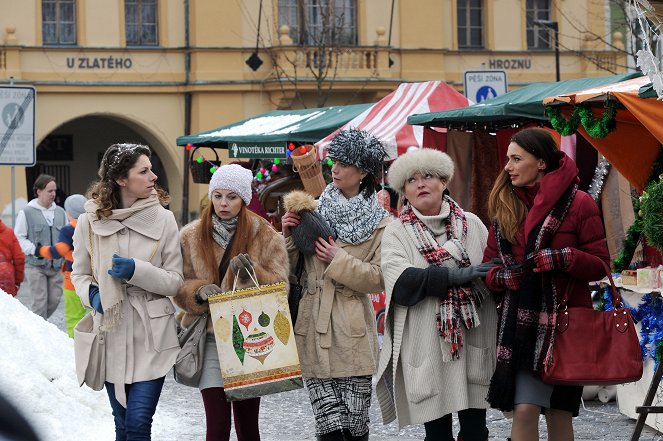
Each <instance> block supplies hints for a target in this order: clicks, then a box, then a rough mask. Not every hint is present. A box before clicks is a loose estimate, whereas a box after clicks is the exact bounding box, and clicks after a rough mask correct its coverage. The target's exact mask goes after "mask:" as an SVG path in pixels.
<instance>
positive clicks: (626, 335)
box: [542, 262, 642, 386]
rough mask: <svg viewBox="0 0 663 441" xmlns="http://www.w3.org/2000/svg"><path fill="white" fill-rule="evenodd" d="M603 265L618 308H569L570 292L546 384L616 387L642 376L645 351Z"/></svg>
mask: <svg viewBox="0 0 663 441" xmlns="http://www.w3.org/2000/svg"><path fill="white" fill-rule="evenodd" d="M603 265H604V267H605V269H606V271H607V274H608V279H610V285H611V288H612V304H613V305H614V309H613V310H610V311H597V310H595V309H593V308H587V307H569V306H568V305H567V301H568V294H569V290H568V289H567V291H566V293H565V294H564V297H563V298H562V299H561V301H560V303H559V308H558V311H557V326H556V328H555V340H554V342H553V357H552V361H551V362H550V363H549V364H548V365H547V366H546V367H545V369H544V372H543V375H542V380H543V382H544V383H548V384H560V385H569V386H584V385H612V384H622V383H630V382H632V381H637V380H639V379H640V378H641V377H642V352H641V350H640V343H639V341H638V334H637V332H636V330H635V325H634V323H633V317H631V312H630V311H629V309H628V308H627V307H625V306H624V304H623V303H622V300H621V297H620V295H619V291H618V290H617V288H616V287H615V282H614V281H613V280H612V276H611V275H610V269H609V268H608V265H607V264H606V263H605V262H604V263H603ZM570 285H573V284H572V283H571V284H570Z"/></svg>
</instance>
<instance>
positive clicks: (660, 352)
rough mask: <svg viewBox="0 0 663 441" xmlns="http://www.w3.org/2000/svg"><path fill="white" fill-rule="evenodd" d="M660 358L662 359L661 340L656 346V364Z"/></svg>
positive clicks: (662, 348)
mask: <svg viewBox="0 0 663 441" xmlns="http://www.w3.org/2000/svg"><path fill="white" fill-rule="evenodd" d="M662 357H663V340H661V341H659V342H658V345H656V363H660V362H661V358H662Z"/></svg>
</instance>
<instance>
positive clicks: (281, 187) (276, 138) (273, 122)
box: [176, 104, 372, 223]
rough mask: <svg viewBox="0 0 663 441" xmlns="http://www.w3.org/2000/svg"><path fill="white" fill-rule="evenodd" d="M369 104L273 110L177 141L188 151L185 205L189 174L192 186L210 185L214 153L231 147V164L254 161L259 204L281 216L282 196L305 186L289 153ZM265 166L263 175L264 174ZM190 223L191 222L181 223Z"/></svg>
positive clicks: (214, 167) (332, 128)
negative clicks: (192, 179)
mask: <svg viewBox="0 0 663 441" xmlns="http://www.w3.org/2000/svg"><path fill="white" fill-rule="evenodd" d="M371 106H372V104H356V105H349V106H331V107H320V108H312V109H301V110H274V111H271V112H267V113H263V114H261V115H257V116H255V117H252V118H248V119H245V120H243V121H239V122H237V123H234V124H229V125H226V126H222V127H218V128H215V129H212V130H207V131H204V132H200V133H196V134H192V135H186V136H180V137H178V138H177V141H176V143H177V145H178V146H182V147H184V148H185V173H184V192H183V200H184V203H183V206H184V207H187V206H189V203H188V200H189V191H188V190H189V189H188V182H189V171H191V173H192V175H193V178H194V182H197V183H207V182H209V178H210V177H211V174H212V173H213V172H214V170H215V169H216V167H218V166H219V165H220V162H221V161H219V159H218V154H217V152H216V150H217V149H227V150H228V156H229V157H230V160H231V161H236V160H239V161H247V160H249V161H251V168H252V169H253V170H254V172H255V173H256V175H257V176H259V179H258V181H259V186H258V187H259V190H260V192H259V196H260V201H261V203H262V204H263V206H264V207H265V209H266V210H267V211H268V212H269V211H272V212H278V201H279V197H280V195H281V194H282V193H283V192H285V191H288V190H290V189H293V188H302V186H303V185H302V182H301V180H300V179H299V177H298V176H297V175H296V174H294V173H292V167H291V164H290V160H289V159H288V158H289V156H290V153H291V152H292V150H291V149H294V148H296V147H299V146H300V145H303V144H312V143H313V142H315V141H317V140H319V139H321V138H323V137H325V136H326V135H328V134H329V133H331V132H332V131H334V130H336V129H337V128H338V127H340V126H342V125H343V124H345V123H346V122H348V121H350V120H351V119H353V118H354V117H356V116H357V115H359V114H361V113H362V112H364V111H365V110H366V109H368V108H370V107H371ZM204 148H210V149H212V150H211V152H212V153H211V154H209V153H207V154H206V153H205V152H210V151H209V150H205V149H204ZM206 155H207V156H206ZM263 163H264V164H263ZM263 165H264V167H263ZM261 168H264V170H265V173H261V172H260V169H261ZM258 173H259V174H258ZM185 212H186V210H185ZM187 221H188V218H187V219H186V220H183V223H186V222H187Z"/></svg>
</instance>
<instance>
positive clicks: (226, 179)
mask: <svg viewBox="0 0 663 441" xmlns="http://www.w3.org/2000/svg"><path fill="white" fill-rule="evenodd" d="M251 182H253V174H252V173H251V170H247V169H245V168H244V167H242V166H241V165H237V164H227V165H222V166H221V167H219V168H217V169H216V171H215V172H214V174H213V175H212V179H210V181H209V190H208V192H207V196H208V197H209V200H210V201H211V200H212V193H213V192H214V190H230V191H233V192H235V193H237V195H239V197H241V198H242V200H243V201H244V203H245V204H246V205H249V204H250V203H251V197H252V196H253V190H252V189H251Z"/></svg>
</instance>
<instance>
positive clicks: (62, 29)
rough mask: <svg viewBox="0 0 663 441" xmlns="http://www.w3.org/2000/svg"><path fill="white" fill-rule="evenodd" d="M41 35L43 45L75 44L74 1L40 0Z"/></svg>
mask: <svg viewBox="0 0 663 441" xmlns="http://www.w3.org/2000/svg"><path fill="white" fill-rule="evenodd" d="M41 33H42V39H43V42H44V44H76V2H75V0H42V2H41Z"/></svg>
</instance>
